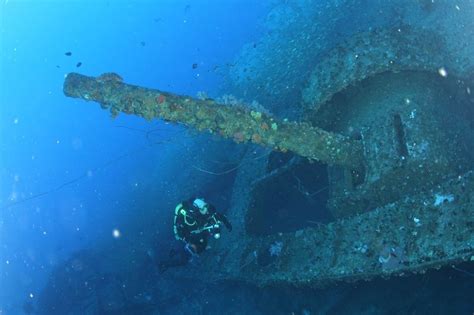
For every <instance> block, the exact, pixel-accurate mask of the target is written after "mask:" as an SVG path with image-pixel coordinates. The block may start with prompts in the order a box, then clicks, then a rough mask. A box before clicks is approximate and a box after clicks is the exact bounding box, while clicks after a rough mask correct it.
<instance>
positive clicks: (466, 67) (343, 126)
mask: <svg viewBox="0 0 474 315" xmlns="http://www.w3.org/2000/svg"><path fill="white" fill-rule="evenodd" d="M470 6H472V5H470ZM466 7H467V5H466ZM470 9H471V10H472V8H470ZM443 25H444V24H442V23H441V22H440V24H439V27H440V28H439V30H437V29H435V28H430V29H426V28H420V27H417V26H416V25H415V26H408V25H405V24H401V25H397V26H393V25H391V26H380V27H377V28H374V29H371V30H368V31H362V32H358V33H355V34H351V36H350V37H348V38H345V39H344V40H341V41H340V42H338V43H337V44H335V45H334V46H333V47H331V48H330V49H327V51H325V52H324V53H322V52H318V56H319V59H318V61H317V63H316V64H315V65H314V66H313V67H312V69H311V75H310V76H308V77H307V80H306V82H304V84H303V85H302V86H300V89H301V90H302V91H303V92H302V95H301V99H298V100H294V104H301V108H300V110H301V113H302V114H301V116H300V117H299V118H300V119H299V120H298V121H297V122H296V121H289V119H286V118H285V117H272V116H268V115H266V114H265V113H262V112H259V111H254V110H250V109H245V108H237V107H226V106H224V105H219V104H217V103H216V102H214V101H212V100H196V99H193V98H190V97H187V96H178V95H173V94H171V93H165V92H161V91H157V90H151V89H146V88H140V87H135V86H131V85H127V84H125V83H123V82H122V81H121V80H120V78H119V77H118V76H116V75H112V74H106V75H103V76H100V77H97V78H93V77H86V76H82V75H79V74H70V75H68V77H67V78H66V82H65V93H66V95H68V96H72V97H80V98H82V99H85V100H87V101H96V102H99V103H101V105H102V106H103V107H104V108H106V109H108V110H110V111H111V112H112V114H113V115H115V114H117V113H119V112H125V113H128V114H135V115H139V116H142V117H145V118H147V119H154V118H160V119H165V120H169V121H173V122H180V123H183V124H186V125H188V126H191V127H193V128H196V129H198V130H208V131H211V132H212V133H214V134H219V135H222V136H224V137H227V138H231V139H233V140H234V141H236V142H238V143H244V142H253V143H256V144H259V145H263V146H268V147H270V148H272V149H275V150H276V151H275V152H274V153H272V154H271V155H270V156H269V157H268V158H266V159H259V160H254V161H252V162H249V163H246V164H244V165H242V166H241V167H240V168H239V169H238V171H237V172H238V173H237V177H236V183H235V186H234V192H233V197H232V199H233V202H232V204H233V207H232V208H231V209H230V212H229V213H228V214H229V216H230V217H231V219H232V221H233V222H234V226H236V228H235V231H233V232H232V233H231V234H229V235H226V236H225V238H224V239H223V241H222V242H219V243H215V244H213V248H211V249H210V250H209V251H208V252H207V254H206V255H204V256H203V257H202V262H203V263H202V264H201V265H200V266H193V267H192V268H188V269H187V270H186V271H184V272H183V271H182V270H180V271H179V272H176V275H175V276H180V277H192V278H199V279H204V280H206V281H209V280H241V281H246V282H251V283H254V284H257V285H271V284H276V283H284V284H291V285H301V286H303V285H323V284H327V283H330V282H332V281H336V280H344V281H355V280H359V279H370V278H372V277H375V276H380V275H382V276H389V275H400V274H404V273H407V272H422V271H424V270H426V269H427V268H439V267H441V266H444V265H447V264H452V263H457V262H460V261H465V260H473V259H474V174H473V171H474V127H473V126H474V124H473V121H474V97H473V96H472V95H471V89H472V88H474V85H473V83H474V76H473V70H474V60H472V55H470V54H469V53H470V52H472V51H473V50H474V47H473V46H474V45H473V44H472V43H474V41H472V39H473V37H472V36H471V35H472V34H470V33H466V34H462V39H463V41H461V40H460V41H461V42H462V43H461V44H457V45H458V46H456V45H453V39H452V38H451V37H450V35H449V34H448V32H447V31H446V29H445V28H443V27H442V26H443ZM444 26H445V25H444ZM447 34H448V35H447ZM458 35H459V34H458ZM459 45H460V46H459ZM267 71H268V69H267ZM242 84H244V83H242ZM247 84H249V85H250V83H247ZM473 92H474V91H473ZM255 93H256V92H255ZM270 105H271V104H270ZM289 106H292V104H289ZM295 106H296V105H295ZM277 151H278V152H277ZM287 151H290V152H288V153H287ZM281 154H284V155H285V157H284V158H283V159H280V161H281V162H279V163H276V164H275V163H272V159H273V158H274V157H275V156H277V155H281ZM249 160H251V159H249ZM307 160H310V161H311V163H308V162H307ZM326 165H327V166H326ZM303 174H314V177H311V176H309V177H308V176H303ZM312 176H313V175H312ZM316 176H320V177H324V179H323V180H322V181H323V182H324V183H325V184H326V185H327V187H320V186H317V185H315V183H314V181H316V179H313V178H316ZM318 180H319V181H321V179H320V178H319V179H318ZM323 186H324V185H323ZM309 187H310V188H309ZM323 189H325V193H326V194H327V200H326V204H327V209H328V211H330V213H331V214H332V217H333V218H334V219H333V220H332V221H331V222H323V223H318V222H313V221H312V220H308V221H311V222H309V223H308V224H306V225H304V226H299V227H298V228H297V229H296V230H291V229H285V228H284V221H285V220H286V218H287V217H285V215H282V216H281V217H279V218H277V219H271V220H274V221H271V222H270V223H268V222H263V221H265V220H268V216H266V215H265V214H267V213H269V212H271V211H272V209H266V208H265V207H266V203H265V202H264V201H262V200H264V199H265V198H271V197H272V196H273V195H274V194H276V193H279V194H288V196H289V197H288V198H289V199H291V201H292V203H291V204H288V205H284V206H283V207H287V208H288V209H287V211H288V212H292V213H293V214H298V212H299V211H303V209H308V208H311V207H313V206H314V200H313V199H314V198H313V195H314V194H315V193H317V192H319V191H322V190H323ZM294 192H296V195H297V194H298V193H299V194H300V196H299V197H294V196H293V195H294V194H293V193H294ZM290 195H291V198H290ZM298 198H299V199H298ZM317 211H321V209H316V208H315V209H314V212H317ZM277 220H280V221H282V222H283V223H281V222H277ZM265 224H273V225H274V226H281V227H283V228H281V230H279V228H268V227H265V226H264V225H265ZM178 274H179V275H178Z"/></svg>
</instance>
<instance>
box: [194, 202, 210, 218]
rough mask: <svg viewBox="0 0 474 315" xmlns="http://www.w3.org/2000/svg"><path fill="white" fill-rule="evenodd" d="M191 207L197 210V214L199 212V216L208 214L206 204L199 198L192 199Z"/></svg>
mask: <svg viewBox="0 0 474 315" xmlns="http://www.w3.org/2000/svg"><path fill="white" fill-rule="evenodd" d="M193 206H195V207H196V208H198V209H199V212H201V214H203V215H204V214H207V213H208V210H207V203H206V202H205V201H204V200H203V199H200V198H196V199H194V201H193Z"/></svg>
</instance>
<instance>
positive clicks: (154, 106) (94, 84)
mask: <svg viewBox="0 0 474 315" xmlns="http://www.w3.org/2000/svg"><path fill="white" fill-rule="evenodd" d="M64 93H65V94H66V95H67V96H70V97H76V98H82V99H84V100H87V101H95V102H98V103H100V104H101V106H102V108H104V109H109V110H110V112H111V113H112V115H114V116H115V115H117V114H118V113H119V112H123V113H127V114H134V115H137V116H141V117H144V118H146V119H154V118H158V119H164V120H167V121H171V122H175V123H183V124H185V125H187V126H189V127H193V128H196V129H198V130H208V131H210V132H212V133H216V134H220V135H221V136H223V137H225V138H231V139H233V140H234V141H236V142H248V141H251V142H253V143H256V144H259V145H262V146H268V147H271V148H274V149H278V150H281V151H292V152H294V153H296V154H298V155H300V156H303V157H307V158H309V159H314V160H318V161H321V162H324V163H327V164H330V165H340V166H345V167H348V168H351V169H359V168H360V167H361V165H362V164H363V149H362V144H361V143H360V141H357V140H353V139H350V138H348V137H347V136H343V135H340V134H337V133H332V132H328V131H325V130H323V129H320V128H317V127H313V126H311V125H309V124H307V123H297V122H288V121H281V120H278V119H275V118H273V117H270V116H269V115H267V114H265V113H261V112H258V111H252V110H250V109H248V108H243V107H238V106H226V105H222V104H219V103H217V102H215V101H214V100H211V99H207V100H198V99H194V98H191V97H188V96H180V95H175V94H171V93H166V92H162V91H159V90H154V89H147V88H142V87H138V86H134V85H130V84H125V83H123V82H122V79H121V78H120V76H118V75H117V74H114V73H106V74H103V75H101V76H98V77H96V78H94V77H89V76H85V75H81V74H78V73H70V74H68V75H67V77H66V80H65V83H64Z"/></svg>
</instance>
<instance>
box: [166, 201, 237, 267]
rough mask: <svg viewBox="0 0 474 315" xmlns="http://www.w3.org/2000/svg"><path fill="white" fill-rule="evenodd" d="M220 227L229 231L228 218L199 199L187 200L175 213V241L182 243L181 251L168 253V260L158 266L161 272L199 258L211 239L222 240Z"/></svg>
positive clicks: (179, 205)
mask: <svg viewBox="0 0 474 315" xmlns="http://www.w3.org/2000/svg"><path fill="white" fill-rule="evenodd" d="M222 225H225V227H226V228H227V230H228V231H229V232H230V231H232V225H231V223H230V222H229V220H228V219H227V217H226V216H225V215H223V214H221V213H219V212H217V211H216V208H215V207H214V206H213V205H211V204H209V203H207V202H206V201H204V199H202V198H190V199H188V200H186V201H183V202H181V203H180V204H178V205H177V206H176V208H175V213H174V226H173V231H174V236H175V238H176V239H177V240H179V241H183V242H184V243H185V245H184V251H177V250H172V251H170V257H169V260H167V261H162V262H160V264H159V269H160V272H164V271H165V270H166V269H168V268H169V267H173V266H183V265H186V264H187V263H188V262H189V261H192V260H193V259H194V258H197V257H199V254H201V253H202V252H204V251H205V250H206V248H207V243H208V240H209V238H210V237H213V238H214V239H216V240H217V239H219V238H220V237H221V226H222Z"/></svg>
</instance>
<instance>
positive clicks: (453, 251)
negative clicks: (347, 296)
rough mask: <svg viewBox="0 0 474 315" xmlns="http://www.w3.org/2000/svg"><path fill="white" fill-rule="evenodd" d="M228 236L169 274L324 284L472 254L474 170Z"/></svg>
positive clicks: (395, 272)
mask: <svg viewBox="0 0 474 315" xmlns="http://www.w3.org/2000/svg"><path fill="white" fill-rule="evenodd" d="M241 197H242V196H241ZM243 202H245V201H243ZM247 202H251V201H250V200H247ZM227 237H228V238H225V239H224V240H223V242H222V243H220V244H216V246H215V247H213V248H211V249H210V251H209V252H208V253H206V254H205V256H203V257H202V261H201V264H200V265H199V266H191V267H190V268H188V269H187V271H186V272H184V273H183V271H182V270H179V271H177V272H176V273H175V274H173V276H176V277H191V278H199V279H203V280H206V281H222V280H231V281H235V280H240V281H245V282H249V283H252V284H256V285H259V286H267V285H295V286H323V285H327V284H330V283H333V282H335V281H357V280H369V279H372V278H374V277H378V276H384V277H389V276H395V275H397V276H399V275H403V274H408V273H417V272H419V273H422V272H424V271H426V270H427V269H431V268H440V267H442V266H446V265H449V264H456V263H460V262H462V261H469V260H471V261H472V260H474V173H473V172H472V171H470V172H468V173H466V174H464V175H463V176H459V177H456V178H454V179H451V180H449V181H446V182H445V183H443V184H442V185H439V186H437V187H436V188H433V189H431V190H429V191H427V192H424V193H420V194H417V195H415V196H411V197H409V198H404V199H403V200H399V201H397V202H394V203H390V204H387V205H385V206H383V207H379V208H377V209H375V210H373V211H370V212H366V213H363V214H360V215H356V216H353V217H350V218H343V219H339V220H336V221H334V222H332V223H329V224H326V225H322V224H321V225H319V226H318V227H313V228H305V229H301V230H298V231H295V232H291V233H276V234H273V235H267V236H259V237H258V236H252V235H249V234H246V233H244V232H243V231H240V233H239V232H238V231H237V233H236V234H233V235H228V236H227ZM222 244H225V245H222Z"/></svg>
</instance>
